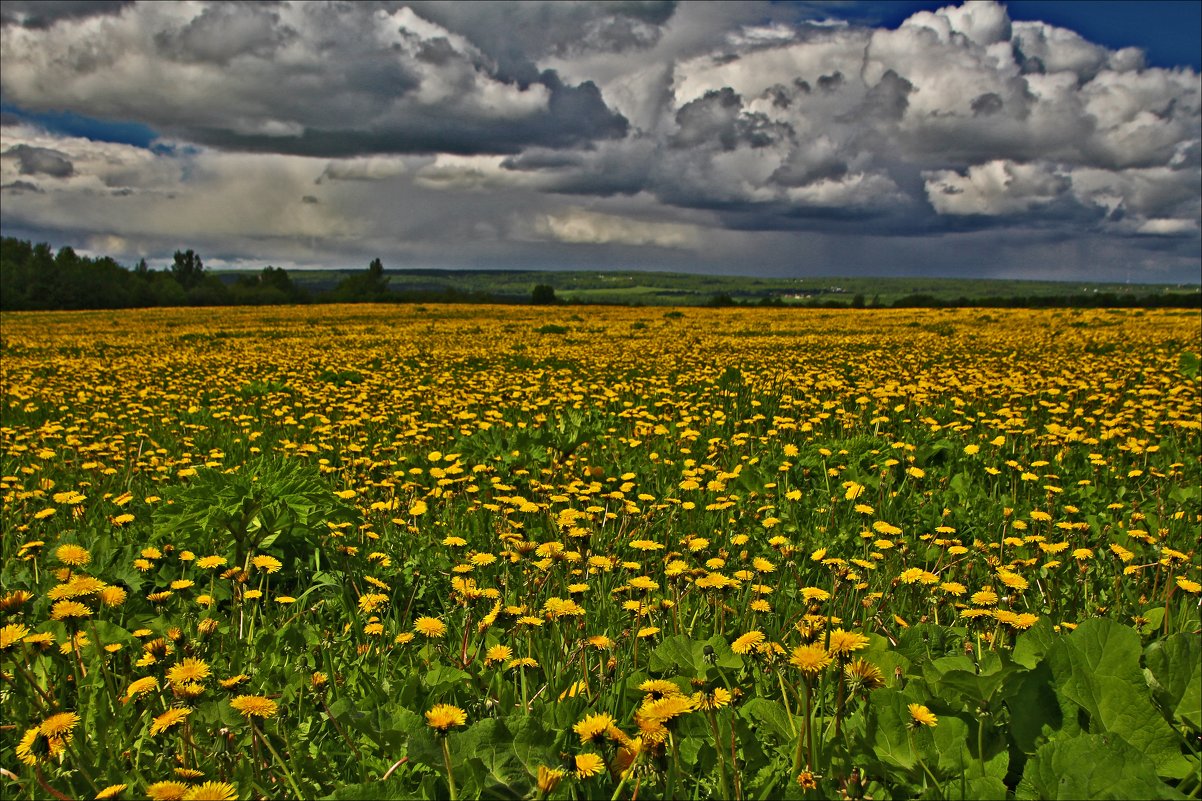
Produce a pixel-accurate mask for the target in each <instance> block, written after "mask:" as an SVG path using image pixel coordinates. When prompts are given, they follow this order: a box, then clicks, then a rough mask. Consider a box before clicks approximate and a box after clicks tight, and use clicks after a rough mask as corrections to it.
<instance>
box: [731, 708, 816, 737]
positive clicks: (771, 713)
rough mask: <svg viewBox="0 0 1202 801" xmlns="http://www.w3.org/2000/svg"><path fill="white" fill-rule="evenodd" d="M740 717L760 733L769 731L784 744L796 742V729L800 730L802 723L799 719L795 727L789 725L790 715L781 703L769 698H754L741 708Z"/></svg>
mask: <svg viewBox="0 0 1202 801" xmlns="http://www.w3.org/2000/svg"><path fill="white" fill-rule="evenodd" d="M739 717H741V718H743V719H744V720H746V721H748V722H749V723H752V724H754V725H755V726H756V727H757V728H758V729H759V731H761V732H763V731H765V730H766V731H767V732H769V733H770V734H771V735H772V736H774V737H775V738H776V739H777V740H779V741H780V742H782V743H790V742H795V741H796V740H797V734H796V733H795V732H794V728H795V727H796V728H798V729H799V728H800V726H801V721H800V719H797V720H796V721H795V722H794V724H793V725H790V723H789V713H788V712H786V711H785V708H784V707H783V706H781V704H780V702H779V701H775V700H770V699H768V698H760V697H757V698H752V699H751V700H750V701H748V702H746V703H745V704H743V705H742V706H740V707H739Z"/></svg>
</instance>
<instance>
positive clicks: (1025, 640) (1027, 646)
mask: <svg viewBox="0 0 1202 801" xmlns="http://www.w3.org/2000/svg"><path fill="white" fill-rule="evenodd" d="M1058 639H1059V635H1058V634H1056V632H1055V630H1054V629H1053V628H1052V623H1051V621H1049V620H1048V619H1047V617H1041V618H1040V619H1039V621H1038V622H1037V623H1036V624H1035V625H1034V626H1032V627H1031V628H1029V629H1027V630H1026V631H1024V632H1023V633H1022V634H1020V635H1018V637H1017V638H1016V639H1015V641H1014V653H1013V658H1014V661H1015V662H1017V663H1018V664H1020V665H1022V666H1023V667H1026V668H1033V667H1035V665H1037V664H1038V663H1039V660H1041V659H1043V657H1044V655H1045V654H1046V653H1047V652H1048V651H1049V650H1051V648H1052V646H1053V645H1055V644H1056V641H1057V640H1058Z"/></svg>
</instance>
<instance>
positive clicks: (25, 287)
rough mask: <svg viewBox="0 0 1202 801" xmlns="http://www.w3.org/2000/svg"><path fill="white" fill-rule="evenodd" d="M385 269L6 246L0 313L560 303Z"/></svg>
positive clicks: (760, 300)
mask: <svg viewBox="0 0 1202 801" xmlns="http://www.w3.org/2000/svg"><path fill="white" fill-rule="evenodd" d="M388 283H389V279H388V277H387V276H386V275H384V265H383V263H382V262H381V261H380V259H372V261H371V263H370V264H368V266H367V269H366V270H363V271H362V272H354V273H351V274H350V275H347V276H346V277H344V278H343V279H342V280H341V281H340V282H339V283H338V284H337V285H335V286H333V287H332V288H329V289H326V290H322V291H309V290H307V289H306V288H305V287H303V286H300V285H298V284H297V283H296V282H294V281H293V280H292V278H291V277H290V276H289V275H288V271H287V270H284V269H283V268H281V267H273V266H270V265H269V266H267V267H264V268H263V269H262V270H261V271H259V272H248V273H245V274H243V275H240V276H238V277H237V278H235V279H233V280H232V281H231V280H225V281H223V280H222V279H221V278H219V277H217V276H216V275H214V274H212V273H211V272H209V271H208V270H206V269H205V266H204V262H203V261H202V260H201V257H200V256H199V255H198V254H197V253H196V252H194V251H193V250H191V249H188V250H177V251H176V252H175V254H174V255H173V257H172V262H171V264H170V265H169V266H168V267H166V268H165V269H162V270H155V269H151V268H150V266H149V265H148V264H147V263H146V260H145V259H141V260H140V261H139V262H138V263H137V264H136V265H135V266H134V268H133V269H127V268H125V267H123V266H122V265H120V264H118V263H117V262H116V261H115V260H113V259H112V258H110V257H108V256H100V257H96V258H90V257H87V256H80V255H79V254H78V253H76V252H75V250H74V249H72V248H70V247H63V248H60V249H59V250H58V252H55V251H54V250H53V249H51V247H50V245H49V244H47V243H45V242H43V243H39V244H36V245H35V244H32V243H31V242H27V241H24V240H21V239H16V238H14V237H4V238H3V239H2V240H0V309H2V310H5V311H19V310H52V309H122V308H137V307H150V306H251V305H255V306H261V305H282V304H297V303H379V302H386V303H510V304H512V303H533V304H535V305H551V304H558V303H562V302H563V301H562V300H561V299H560V298H559V297H557V296H556V294H555V288H554V287H553V286H551V285H549V284H539V285H537V286H535V287H534V288H533V291H532V292H531V293H530V294H529V295H527V296H525V297H515V296H512V295H494V294H490V293H487V292H478V291H467V290H460V289H456V288H453V287H448V288H445V289H437V290H408V291H406V290H396V289H393V288H391V287H389V285H388ZM708 305H710V306H736V305H759V306H785V305H789V306H802V307H817V308H848V307H851V308H869V309H871V308H883V307H884V304H882V303H881V301H880V299H879V298H876V297H874V298H872V300H871V301H870V302H866V300H865V298H864V296H863V295H855V296H854V297H852V298H850V299H849V300H846V301H845V300H843V299H834V298H829V297H828V298H822V299H818V298H812V299H810V300H809V301H806V302H803V303H800V304H797V303H791V304H785V303H784V301H783V300H782V299H781V298H780V297H779V296H762V297H756V296H747V297H740V298H735V297H732V296H731V295H730V294H727V293H720V294H717V295H714V296H712V297H711V298H710V299H709V302H708ZM890 305H891V306H892V307H893V308H910V307H925V308H932V307H934V308H939V307H944V308H946V307H956V306H991V307H1011V308H1055V307H1072V306H1088V307H1143V308H1153V307H1166V306H1167V307H1176V308H1199V307H1202V293H1197V292H1195V293H1158V292H1149V293H1148V294H1144V295H1137V294H1130V295H1126V294H1124V295H1121V296H1120V295H1116V294H1113V293H1107V292H1098V293H1089V294H1080V295H1071V296H1069V295H1065V296H1046V297H1045V296H1038V297H1006V298H998V297H990V298H957V299H955V300H947V299H941V298H937V297H934V296H931V295H909V296H906V297H903V298H899V299H897V300H895V301H893V302H892V303H891V304H890Z"/></svg>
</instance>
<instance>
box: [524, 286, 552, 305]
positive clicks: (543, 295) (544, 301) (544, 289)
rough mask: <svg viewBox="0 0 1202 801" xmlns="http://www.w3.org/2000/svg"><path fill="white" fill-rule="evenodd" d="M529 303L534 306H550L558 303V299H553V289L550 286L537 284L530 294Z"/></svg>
mask: <svg viewBox="0 0 1202 801" xmlns="http://www.w3.org/2000/svg"><path fill="white" fill-rule="evenodd" d="M530 302H531V303H533V304H534V305H535V306H550V305H552V304H555V303H558V302H559V299H558V298H556V297H555V287H553V286H551V285H550V284H538V285H537V286H535V287H534V291H532V292H531V293H530Z"/></svg>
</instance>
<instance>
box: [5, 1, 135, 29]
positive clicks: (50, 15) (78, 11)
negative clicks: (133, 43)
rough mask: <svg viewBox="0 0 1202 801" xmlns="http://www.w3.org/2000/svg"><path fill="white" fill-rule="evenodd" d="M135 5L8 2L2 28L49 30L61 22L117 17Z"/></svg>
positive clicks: (105, 2)
mask: <svg viewBox="0 0 1202 801" xmlns="http://www.w3.org/2000/svg"><path fill="white" fill-rule="evenodd" d="M131 5H133V0H4V3H2V4H0V26H2V25H21V26H23V27H26V28H37V29H45V28H49V27H50V26H52V25H53V24H54V23H56V22H58V21H59V20H72V19H82V18H86V17H95V16H104V15H108V14H117V13H120V12H121V10H122V9H124V8H126V7H128V6H131Z"/></svg>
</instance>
